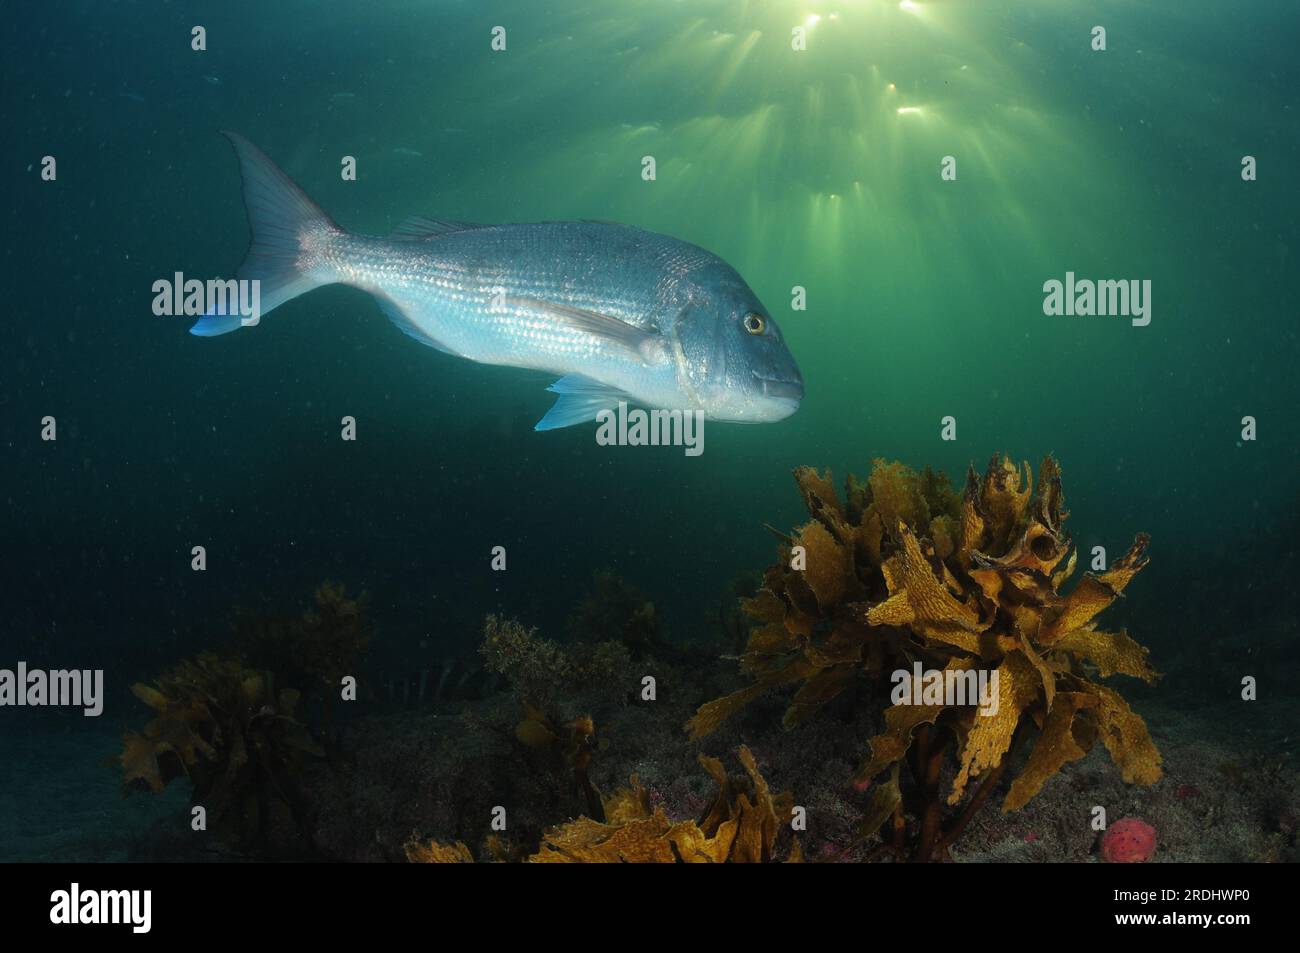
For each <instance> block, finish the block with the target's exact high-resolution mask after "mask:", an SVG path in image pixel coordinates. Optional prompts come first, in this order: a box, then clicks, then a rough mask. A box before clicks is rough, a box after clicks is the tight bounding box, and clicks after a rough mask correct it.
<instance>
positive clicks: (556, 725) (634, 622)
mask: <svg viewBox="0 0 1300 953" xmlns="http://www.w3.org/2000/svg"><path fill="white" fill-rule="evenodd" d="M794 476H795V482H796V485H797V488H798V491H799V494H800V496H801V498H802V501H803V504H804V506H805V508H806V510H807V513H808V518H807V520H806V521H805V522H803V523H802V524H801V525H797V526H795V528H794V529H792V530H790V531H788V532H785V531H777V530H773V532H775V533H776V535H777V536H778V538H779V544H778V546H777V556H776V560H775V561H774V562H773V564H772V565H770V566H769V567H767V569H766V570H765V571H764V572H763V573H762V575H761V578H756V577H755V576H754V575H750V576H744V575H737V576H736V581H735V582H734V583H732V584H730V585H729V586H727V588H726V591H725V592H723V593H721V594H720V599H719V604H718V607H717V608H716V609H705V610H704V612H702V613H699V616H700V618H699V619H698V620H697V621H698V625H699V627H700V629H699V631H697V632H696V633H693V634H695V635H705V637H706V638H707V632H710V631H711V632H713V633H715V635H714V638H713V642H712V645H713V646H714V648H713V649H712V650H702V649H700V648H698V646H699V645H701V644H702V640H701V639H700V638H695V639H690V638H685V637H682V638H673V637H670V633H669V632H668V631H667V626H665V625H664V623H663V621H662V619H661V618H660V616H659V615H658V614H657V613H656V611H655V608H654V602H653V601H652V599H651V597H650V595H648V594H646V593H642V592H640V591H638V590H637V589H636V588H635V587H633V586H631V585H629V584H627V583H626V582H624V581H623V580H621V579H620V578H618V577H617V576H616V575H614V574H612V573H610V572H602V573H598V574H597V575H596V577H595V578H594V579H593V581H592V584H591V585H590V586H589V587H588V588H587V590H586V592H585V593H581V592H580V593H576V594H575V596H574V597H573V598H574V600H575V601H574V609H573V610H572V611H571V612H570V613H569V615H568V620H569V621H568V623H567V625H565V626H563V627H562V628H561V629H560V631H559V633H558V634H552V633H543V632H541V631H539V630H538V629H536V628H534V627H532V626H529V625H527V624H525V623H524V622H521V621H519V620H517V619H513V618H510V617H508V616H506V615H501V614H491V615H487V617H486V618H485V620H484V622H483V625H482V628H481V632H480V633H479V642H478V650H477V652H476V653H471V655H470V657H469V658H466V657H465V656H463V655H461V656H458V657H457V658H458V661H457V666H458V670H459V668H464V669H465V671H467V672H468V671H472V672H474V673H476V674H474V675H473V678H472V681H473V682H474V684H475V685H476V686H478V687H477V688H476V689H475V691H473V692H472V693H456V692H452V691H444V690H442V689H441V688H440V687H439V688H438V689H437V690H433V687H432V685H430V689H431V690H429V691H427V692H426V691H425V685H424V681H425V679H424V677H423V676H421V677H420V680H419V682H418V688H419V690H418V691H414V690H413V691H411V692H410V693H409V694H410V696H411V700H410V701H409V702H408V701H407V700H405V698H404V701H403V704H401V705H400V706H399V705H395V704H393V703H392V701H391V696H392V692H391V691H390V692H389V693H388V698H389V701H388V702H383V701H382V699H383V697H385V696H384V692H383V686H382V684H379V683H378V682H376V681H374V680H366V679H365V678H364V677H362V676H361V675H360V673H359V672H358V671H357V669H358V665H359V662H358V659H359V658H360V656H361V655H362V653H363V652H364V651H365V649H366V648H367V646H368V645H369V643H370V641H371V638H372V635H373V627H372V626H371V624H370V622H369V621H368V619H367V617H366V613H365V611H364V608H365V603H364V599H356V600H352V599H349V598H348V597H347V596H346V595H345V594H344V591H343V590H342V588H341V587H337V586H328V585H327V586H323V587H321V589H320V590H318V592H317V593H316V595H315V598H314V600H313V604H312V605H311V606H310V607H309V608H308V610H307V611H306V612H304V613H302V614H301V615H299V616H294V615H290V616H289V617H287V618H286V617H280V616H275V617H270V616H261V617H258V616H255V615H254V616H246V617H244V618H242V619H241V621H240V623H239V624H238V625H237V626H236V638H235V640H234V643H233V645H231V646H230V647H229V648H228V649H226V650H224V651H223V652H221V653H219V654H217V655H211V654H208V655H204V656H200V657H199V658H198V659H195V660H192V661H190V662H187V663H183V664H182V665H181V666H178V667H177V668H176V669H175V670H174V671H170V672H168V673H167V674H166V675H164V676H162V677H161V678H159V679H158V680H157V681H156V682H155V684H154V685H152V686H144V685H140V686H137V687H136V694H137V696H138V697H139V698H141V700H142V701H144V702H145V703H146V704H147V705H148V706H149V707H150V708H151V709H152V711H153V715H154V720H153V721H152V722H150V723H149V725H148V726H146V727H145V728H144V729H143V730H142V731H139V732H133V733H131V734H130V735H128V736H127V739H126V744H125V749H124V752H123V754H122V756H121V758H120V763H121V766H122V768H123V771H124V779H125V781H126V784H127V786H128V787H129V788H131V789H147V790H153V791H159V790H162V789H164V788H165V787H166V786H167V785H168V783H169V782H171V781H173V780H178V779H187V780H188V781H189V782H190V783H191V785H192V795H193V796H192V803H193V804H195V805H197V804H203V805H204V806H205V807H206V808H207V810H208V811H209V814H210V816H211V818H212V825H213V829H214V830H215V831H216V832H217V833H219V834H220V837H221V840H222V842H223V843H226V844H228V845H229V846H230V847H231V848H232V849H234V850H236V851H238V852H239V853H240V854H241V855H242V856H249V855H253V856H262V857H267V856H269V857H294V856H304V855H305V856H314V857H319V858H326V859H332V860H353V861H393V862H404V861H410V862H422V863H424V862H429V863H447V862H454V863H465V862H536V863H591V862H654V863H660V862H665V863H666V862H672V863H692V862H731V863H735V862H773V861H808V862H842V861H855V862H861V861H872V860H875V861H903V860H911V861H936V860H1028V861H1042V860H1075V861H1081V860H1089V859H1101V860H1114V859H1139V860H1143V861H1145V860H1147V859H1150V860H1154V861H1162V860H1205V859H1230V860H1253V859H1269V860H1286V859H1296V858H1297V857H1298V856H1300V848H1298V847H1297V831H1298V829H1300V825H1297V823H1296V820H1295V818H1296V817H1298V816H1300V800H1298V799H1297V797H1298V796H1297V794H1296V789H1297V785H1296V784H1295V770H1294V766H1293V765H1290V764H1289V763H1287V762H1286V761H1285V760H1284V759H1279V758H1276V757H1273V758H1269V757H1266V756H1263V755H1258V754H1257V755H1250V754H1249V753H1242V752H1238V751H1237V750H1236V746H1235V743H1234V742H1233V741H1232V739H1231V737H1230V735H1229V734H1227V733H1225V734H1224V735H1223V736H1222V737H1219V736H1218V735H1215V734H1213V725H1208V724H1202V725H1199V726H1192V725H1191V724H1190V722H1189V718H1188V717H1187V712H1186V711H1185V710H1184V709H1180V708H1178V707H1177V706H1176V705H1174V704H1173V703H1171V702H1169V701H1168V699H1167V688H1166V686H1165V685H1164V684H1162V685H1161V687H1160V688H1159V690H1155V689H1153V688H1152V687H1151V686H1153V685H1155V683H1156V682H1157V680H1158V678H1159V676H1157V673H1156V672H1155V670H1154V669H1153V668H1152V666H1151V664H1150V663H1149V662H1148V659H1147V651H1146V649H1145V648H1143V647H1142V646H1140V645H1139V644H1138V643H1137V642H1135V641H1134V640H1133V639H1132V638H1130V637H1129V636H1128V634H1127V633H1126V632H1125V631H1124V630H1123V629H1122V628H1118V627H1115V626H1107V625H1104V624H1103V623H1102V622H1101V621H1100V619H1101V618H1102V613H1103V612H1104V611H1105V610H1106V609H1107V608H1108V607H1110V606H1111V605H1112V604H1113V603H1114V601H1115V600H1116V599H1117V598H1118V597H1119V596H1120V595H1121V594H1122V593H1124V592H1126V591H1127V590H1128V588H1129V585H1130V583H1131V582H1132V581H1133V579H1134V578H1135V577H1136V576H1137V574H1138V573H1140V572H1141V571H1142V570H1143V568H1144V567H1145V566H1146V565H1147V556H1146V552H1147V539H1146V537H1145V536H1143V535H1139V536H1138V537H1137V539H1136V541H1135V542H1134V544H1133V546H1132V547H1131V548H1130V549H1129V550H1128V551H1127V552H1126V553H1124V554H1123V555H1122V556H1121V557H1119V558H1118V559H1115V560H1112V561H1111V562H1110V563H1109V565H1106V566H1105V567H1104V568H1103V567H1100V566H1096V564H1095V563H1094V567H1095V568H1094V569H1093V571H1091V572H1079V571H1078V570H1079V568H1080V567H1079V562H1080V557H1079V555H1078V553H1077V552H1076V550H1075V549H1074V547H1073V545H1072V542H1071V537H1070V534H1069V533H1068V532H1067V531H1066V529H1065V523H1066V520H1067V514H1066V512H1065V508H1064V497H1063V492H1062V488H1061V473H1060V468H1059V467H1058V465H1057V463H1056V461H1055V460H1053V459H1051V458H1050V457H1049V458H1047V459H1045V460H1044V461H1043V462H1042V464H1041V465H1040V467H1039V468H1038V471H1037V474H1036V479H1034V475H1033V474H1031V471H1030V468H1029V466H1028V465H1027V464H1024V465H1021V466H1016V465H1014V464H1012V463H1011V462H1010V461H1009V460H1006V459H1003V458H1001V457H995V458H994V459H993V460H992V461H990V463H989V465H988V466H987V468H986V469H985V470H984V472H983V473H977V472H975V471H974V470H973V469H972V470H971V471H970V472H969V473H968V474H967V477H966V480H965V484H964V486H962V487H961V488H960V489H955V488H954V487H953V486H952V485H951V484H950V483H949V482H948V480H947V479H946V478H945V477H943V476H942V475H939V474H936V473H934V472H932V471H929V470H923V471H919V472H918V471H914V470H911V469H909V468H907V467H905V466H903V465H902V464H899V463H888V462H885V461H876V463H875V465H874V467H873V469H872V471H871V474H870V476H869V477H868V478H867V479H866V480H859V479H857V478H855V477H852V476H850V477H849V478H848V479H847V480H846V481H845V483H844V485H843V489H842V491H839V490H837V488H836V486H835V484H834V483H833V482H832V480H831V476H830V474H829V473H818V472H817V471H815V470H812V469H809V468H800V469H798V470H796V471H795V473H794ZM556 595H558V594H556ZM430 627H431V626H421V631H424V630H425V629H427V628H430ZM388 628H389V627H388V626H386V630H387V629H388ZM397 637H398V638H400V637H401V636H400V635H399V636H397ZM421 637H422V636H412V642H413V643H414V641H416V640H417V639H418V638H421ZM313 640H316V641H314V642H313ZM691 644H694V645H695V646H697V647H696V648H689V647H688V646H690V645H691ZM426 664H429V665H431V666H434V667H435V668H436V666H437V664H439V663H438V660H437V659H436V658H429V659H427V661H426ZM346 674H357V675H358V683H357V684H358V688H359V696H358V698H357V701H356V702H355V703H353V704H348V705H344V706H343V707H344V708H345V711H342V712H339V710H338V709H339V707H340V704H341V703H340V700H339V693H338V692H337V690H336V689H335V687H334V686H336V685H337V684H338V681H339V679H340V678H341V677H343V676H344V675H346ZM981 674H983V675H984V676H986V679H985V681H981V680H980V678H979V676H980V675H981ZM994 676H996V678H994ZM1125 679H1127V682H1125V681H1123V680H1125ZM443 681H446V679H442V678H440V679H439V680H438V682H439V686H441V683H442V682H443ZM1123 685H1127V686H1131V690H1130V689H1129V688H1126V689H1125V694H1126V695H1128V696H1129V697H1130V698H1136V700H1137V702H1138V703H1139V704H1140V707H1141V709H1142V711H1143V713H1144V714H1145V715H1146V716H1147V719H1149V720H1150V725H1151V729H1150V730H1148V723H1147V719H1144V718H1143V717H1141V716H1139V715H1138V714H1137V712H1136V711H1134V710H1133V708H1132V707H1130V703H1129V701H1126V699H1125V697H1124V696H1121V694H1120V692H1119V691H1118V688H1119V687H1120V686H1123ZM406 694H407V693H403V696H405V695H406ZM309 697H315V698H316V706H315V707H316V710H317V711H327V710H328V709H327V706H329V705H330V704H332V705H333V708H334V710H335V712H336V715H337V716H338V718H337V720H338V721H341V722H342V723H343V725H344V727H345V729H346V730H340V731H337V732H334V731H327V730H326V726H327V725H328V724H329V723H330V719H329V718H328V717H326V718H321V717H316V718H308V717H305V715H304V708H305V703H306V701H307V699H308V698H309ZM376 699H380V700H379V701H377V700H376ZM1180 704H1181V703H1180ZM343 715H346V716H347V717H346V718H344V717H342V716H343ZM683 726H685V727H684V728H683ZM1153 736H1154V737H1155V738H1159V739H1160V750H1157V746H1156V743H1155V740H1153ZM1252 750H1255V749H1252ZM733 759H738V760H739V763H740V766H741V768H742V770H741V771H739V772H728V771H727V770H726V768H725V767H724V765H726V764H730V763H732V760H733ZM1207 765H1209V767H1207ZM1216 765H1217V766H1218V767H1217V771H1216V769H1215V767H1214V766H1216ZM629 778H630V779H631V780H630V782H629ZM769 779H770V781H771V787H769ZM785 790H789V791H790V792H792V793H790V794H774V793H773V791H785ZM796 798H797V800H796ZM994 804H996V805H1000V806H1001V808H1002V810H1000V811H997V810H990V809H984V808H986V807H989V806H991V805H994ZM1099 808H1100V809H1102V810H1103V813H1105V814H1107V815H1109V816H1110V819H1111V820H1112V822H1113V821H1115V819H1118V818H1125V817H1129V818H1136V819H1141V822H1142V823H1143V824H1145V825H1148V826H1149V827H1150V828H1151V829H1152V830H1155V831H1158V832H1159V836H1158V839H1157V838H1154V837H1152V838H1149V839H1145V840H1143V841H1142V843H1140V844H1136V846H1134V845H1131V844H1129V843H1128V841H1124V842H1123V843H1122V844H1121V846H1123V847H1124V848H1125V849H1124V850H1118V849H1117V848H1116V844H1117V843H1120V841H1119V839H1118V838H1117V837H1116V836H1114V835H1112V837H1111V840H1110V841H1109V842H1106V841H1104V840H1103V838H1104V835H1105V833H1106V830H1105V827H1104V825H1098V824H1097V823H1096V818H1097V815H1098V809H1099ZM188 822H189V819H188V817H185V818H178V817H171V818H169V819H167V820H166V821H165V822H160V824H159V827H160V828H162V827H166V830H167V832H168V833H167V835H166V838H165V843H167V844H169V845H175V844H176V843H177V842H178V841H184V840H185V838H186V837H188V838H189V840H188V841H186V843H189V844H191V845H194V844H198V843H202V844H203V845H204V846H203V847H201V848H200V849H202V850H205V851H206V850H210V847H208V846H206V845H208V844H209V843H210V842H209V841H207V840H206V839H204V840H199V839H197V838H199V836H200V835H193V834H190V833H189V831H188ZM1143 830H1145V828H1143ZM1121 833H1122V831H1121ZM157 840H158V841H159V842H160V843H162V842H164V837H163V835H162V834H159V835H158V838H157ZM1130 847H1131V848H1132V849H1129V848H1130ZM154 850H155V853H156V851H157V848H155V849H154ZM140 853H141V854H142V855H144V856H149V855H150V848H149V847H148V845H143V846H142V849H141V851H140Z"/></svg>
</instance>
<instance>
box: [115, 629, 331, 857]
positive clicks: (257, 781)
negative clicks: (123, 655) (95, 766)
mask: <svg viewBox="0 0 1300 953" xmlns="http://www.w3.org/2000/svg"><path fill="white" fill-rule="evenodd" d="M131 691H132V692H133V693H134V694H135V696H136V697H137V698H139V699H140V700H141V701H142V702H144V703H145V704H146V705H148V706H149V707H150V708H151V709H153V712H154V718H153V720H152V721H151V722H149V724H148V725H147V726H145V729H144V731H142V732H130V733H128V734H127V735H126V736H125V737H124V739H123V749H122V754H121V757H120V761H121V765H122V781H123V786H124V788H125V789H126V790H127V791H128V792H129V791H131V790H148V791H152V792H154V793H160V792H161V791H162V790H163V789H164V788H165V787H166V786H167V785H168V784H170V783H171V782H172V781H173V780H175V779H176V778H179V777H185V778H188V779H189V781H190V783H191V784H192V785H193V792H192V798H191V801H192V803H193V804H194V805H196V806H198V805H201V806H202V807H203V808H204V809H205V811H206V813H207V820H208V827H209V829H211V830H213V831H215V832H216V833H217V834H218V835H219V836H221V837H222V839H223V840H225V841H226V842H227V843H228V844H230V845H231V846H232V847H234V848H236V849H238V850H243V851H263V850H267V849H270V848H275V849H276V851H277V852H283V850H284V849H285V848H286V847H287V846H292V847H301V846H302V845H303V843H304V840H305V837H306V818H305V817H304V799H303V797H302V794H301V792H300V790H299V784H298V778H299V775H300V771H301V769H302V767H303V764H304V759H306V758H308V757H314V756H319V755H320V754H321V753H322V752H321V750H320V749H319V747H318V746H317V745H316V743H315V742H314V741H313V740H312V737H311V734H310V733H309V732H308V730H307V728H306V727H305V726H304V725H303V724H301V723H300V722H299V721H297V720H296V719H295V717H294V711H295V709H296V708H297V706H298V700H299V697H300V696H299V693H298V691H297V690H296V689H293V688H280V689H279V690H277V689H276V685H275V680H274V678H273V677H272V675H271V674H270V673H269V672H265V671H259V670H256V669H251V668H247V667H245V665H244V664H243V663H242V662H240V661H237V660H235V659H233V658H228V657H220V656H217V655H213V654H210V653H205V654H202V655H200V656H199V657H198V658H196V659H193V660H190V661H185V662H182V663H181V664H180V665H178V666H176V667H175V668H174V669H172V670H171V671H169V672H167V673H166V674H164V675H162V676H161V677H159V678H158V679H157V680H156V682H155V684H154V685H153V686H149V685H145V684H142V683H138V684H136V685H133V686H132V688H131Z"/></svg>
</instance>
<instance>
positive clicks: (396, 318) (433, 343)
mask: <svg viewBox="0 0 1300 953" xmlns="http://www.w3.org/2000/svg"><path fill="white" fill-rule="evenodd" d="M375 302H376V303H377V304H378V305H379V309H380V310H381V311H383V312H384V314H385V315H386V316H387V317H388V320H389V321H392V322H393V324H395V325H397V329H398V330H399V331H401V332H402V333H403V334H405V335H406V336H408V337H411V338H414V339H415V340H417V341H419V342H420V343H421V344H427V345H428V346H429V347H431V348H434V349H435V350H438V351H442V353H444V354H452V355H454V356H456V357H459V356H460V355H459V354H456V352H455V351H453V350H452V349H451V348H449V347H447V345H445V344H443V343H442V342H441V341H439V340H438V339H437V338H434V337H431V336H430V335H429V333H428V332H427V331H425V330H423V329H422V328H420V327H419V326H418V325H416V323H415V322H414V321H413V320H411V316H410V315H409V314H407V313H406V311H405V310H403V308H402V306H401V305H400V304H398V303H397V302H396V301H394V300H393V299H392V298H389V297H386V296H384V295H375Z"/></svg>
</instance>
